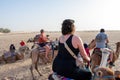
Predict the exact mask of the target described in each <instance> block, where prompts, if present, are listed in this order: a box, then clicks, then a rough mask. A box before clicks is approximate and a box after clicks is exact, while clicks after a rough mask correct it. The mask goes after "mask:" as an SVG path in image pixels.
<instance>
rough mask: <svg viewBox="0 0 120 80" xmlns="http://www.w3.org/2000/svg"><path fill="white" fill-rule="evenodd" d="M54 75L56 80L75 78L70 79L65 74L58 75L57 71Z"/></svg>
mask: <svg viewBox="0 0 120 80" xmlns="http://www.w3.org/2000/svg"><path fill="white" fill-rule="evenodd" d="M52 77H53V79H54V80H74V79H70V78H67V77H64V76H60V75H57V73H53V74H52Z"/></svg>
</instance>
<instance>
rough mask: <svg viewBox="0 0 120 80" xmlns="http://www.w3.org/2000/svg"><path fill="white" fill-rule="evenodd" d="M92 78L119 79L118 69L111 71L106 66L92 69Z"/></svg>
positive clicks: (96, 79)
mask: <svg viewBox="0 0 120 80" xmlns="http://www.w3.org/2000/svg"><path fill="white" fill-rule="evenodd" d="M94 72H95V74H94V77H93V80H120V71H113V70H112V69H110V68H108V67H99V68H96V69H94Z"/></svg>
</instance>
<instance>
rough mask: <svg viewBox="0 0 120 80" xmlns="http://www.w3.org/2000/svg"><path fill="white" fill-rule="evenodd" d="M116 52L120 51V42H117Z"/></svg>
mask: <svg viewBox="0 0 120 80" xmlns="http://www.w3.org/2000/svg"><path fill="white" fill-rule="evenodd" d="M116 53H120V42H117V43H116Z"/></svg>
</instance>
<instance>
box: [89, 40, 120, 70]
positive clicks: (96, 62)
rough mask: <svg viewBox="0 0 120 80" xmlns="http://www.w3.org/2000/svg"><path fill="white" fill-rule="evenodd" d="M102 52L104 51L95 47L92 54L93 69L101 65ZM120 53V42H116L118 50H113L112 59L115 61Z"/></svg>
mask: <svg viewBox="0 0 120 80" xmlns="http://www.w3.org/2000/svg"><path fill="white" fill-rule="evenodd" d="M101 53H102V52H101V51H100V50H99V49H95V50H94V51H93V54H92V55H91V69H92V71H93V69H94V68H95V67H96V66H99V65H100V62H101ZM119 54H120V42H117V43H116V51H114V52H113V61H112V62H113V63H114V62H115V61H116V60H117V59H118V57H119ZM110 68H111V66H110Z"/></svg>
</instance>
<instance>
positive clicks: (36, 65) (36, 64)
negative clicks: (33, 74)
mask: <svg viewBox="0 0 120 80" xmlns="http://www.w3.org/2000/svg"><path fill="white" fill-rule="evenodd" d="M38 61H39V56H37V61H36V63H35V69H36V71H37V72H38V74H39V75H40V76H42V74H41V73H40V72H39V70H38Z"/></svg>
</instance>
